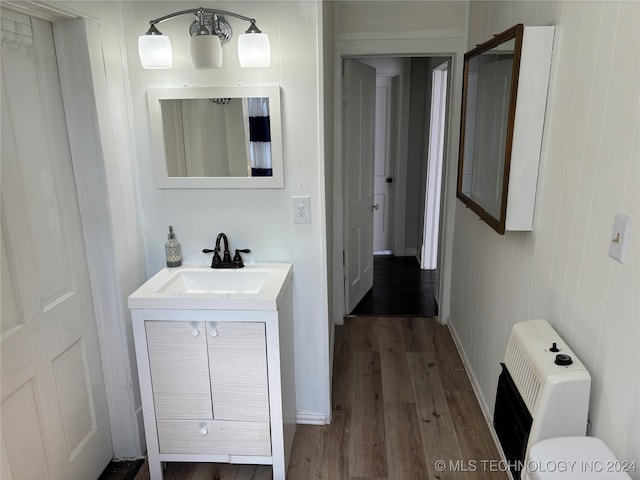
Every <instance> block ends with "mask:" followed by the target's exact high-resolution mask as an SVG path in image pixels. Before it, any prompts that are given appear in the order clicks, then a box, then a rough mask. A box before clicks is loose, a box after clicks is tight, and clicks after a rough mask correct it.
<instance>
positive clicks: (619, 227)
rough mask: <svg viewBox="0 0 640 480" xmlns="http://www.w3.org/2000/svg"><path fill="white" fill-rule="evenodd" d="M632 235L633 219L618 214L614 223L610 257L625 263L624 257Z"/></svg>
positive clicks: (610, 242)
mask: <svg viewBox="0 0 640 480" xmlns="http://www.w3.org/2000/svg"><path fill="white" fill-rule="evenodd" d="M630 233H631V218H630V217H628V216H627V215H624V214H622V213H616V218H615V219H614V221H613V230H612V232H611V239H610V241H609V256H610V257H611V258H614V259H616V260H618V261H619V262H620V263H623V262H624V255H625V252H626V250H627V243H629V235H630Z"/></svg>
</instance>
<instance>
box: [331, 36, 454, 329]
mask: <svg viewBox="0 0 640 480" xmlns="http://www.w3.org/2000/svg"><path fill="white" fill-rule="evenodd" d="M465 49H466V34H465V33H464V32H462V31H461V32H460V35H459V36H452V37H449V38H410V39H402V41H401V42H396V41H392V40H391V39H355V40H352V39H349V40H343V39H340V38H338V39H337V40H336V42H335V55H334V91H335V92H336V93H337V94H336V95H335V96H334V112H335V113H334V159H335V168H334V178H333V181H334V208H333V214H334V218H333V229H334V249H333V258H332V259H329V261H331V262H332V263H333V272H334V274H333V278H332V279H331V282H332V284H333V285H334V287H332V290H333V291H334V292H335V295H334V300H333V302H334V305H332V308H331V311H332V312H333V315H334V318H333V321H334V324H336V325H342V324H344V317H345V315H346V313H347V312H346V299H345V296H344V288H343V283H344V281H345V279H344V275H345V273H344V272H345V268H344V251H345V232H344V208H345V201H344V195H343V188H344V186H343V183H344V182H343V180H342V172H343V171H344V167H345V165H344V163H345V161H344V156H343V152H342V141H343V138H342V137H343V135H342V128H343V127H342V98H343V94H342V92H343V82H342V62H343V59H344V58H350V57H367V56H380V57H424V56H437V57H450V58H451V64H450V71H449V75H450V76H451V80H450V84H449V85H450V95H449V101H450V104H449V115H448V117H447V132H448V135H447V138H446V140H445V144H446V147H447V148H446V152H447V153H446V156H445V161H444V165H443V172H442V177H443V178H442V187H443V193H442V196H443V202H442V205H441V228H440V232H439V242H438V243H439V245H440V249H439V253H438V257H439V262H438V264H439V265H440V266H441V271H440V272H439V275H438V285H437V290H436V291H437V298H436V301H437V302H438V306H439V316H438V321H439V322H440V323H442V324H446V323H447V321H448V319H449V310H450V307H449V297H450V283H451V268H452V267H451V263H452V250H453V229H454V221H455V201H456V199H455V192H456V185H455V178H456V169H457V161H458V159H457V157H458V138H459V135H460V132H459V129H456V128H452V126H455V125H459V123H460V105H461V101H462V66H463V59H464V51H465ZM400 142H402V141H401V140H400ZM400 163H402V161H398V164H400ZM405 165H406V163H405ZM398 167H399V165H396V171H397V178H398V182H397V184H396V188H397V189H398V192H399V191H402V190H403V189H404V188H405V185H406V169H405V171H404V172H402V171H400V169H399V168H398ZM402 177H404V178H402ZM401 179H402V180H403V181H402V182H401ZM401 183H402V185H401ZM400 197H401V196H400V195H398V202H396V211H397V210H398V208H399V205H398V204H402V200H401V199H400ZM403 207H404V205H403ZM403 240H404V239H403ZM403 243H404V242H403ZM338 285H339V286H340V288H337V286H338Z"/></svg>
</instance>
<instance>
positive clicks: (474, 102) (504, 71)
mask: <svg viewBox="0 0 640 480" xmlns="http://www.w3.org/2000/svg"><path fill="white" fill-rule="evenodd" d="M522 32H523V26H522V25H521V24H519V25H516V26H515V27H513V28H511V29H509V30H507V31H505V32H503V33H501V34H499V35H496V36H494V38H492V39H491V40H489V41H488V42H485V43H483V44H481V45H478V46H477V47H476V48H474V49H473V50H471V51H469V52H467V53H466V54H465V64H464V83H463V92H462V119H461V125H460V152H459V154H460V158H459V161H458V189H457V197H458V198H459V199H460V200H461V201H462V202H463V203H464V204H465V205H466V206H468V207H469V208H470V209H472V210H473V211H474V212H476V213H477V214H478V215H480V217H481V218H482V219H483V220H484V221H485V222H487V223H488V224H489V225H491V226H492V227H493V228H494V229H495V230H496V231H497V232H498V233H501V234H503V233H504V231H505V221H506V210H507V193H508V188H509V168H510V161H511V149H512V140H513V127H514V119H515V106H516V93H517V88H518V72H519V69H520V53H521V48H522Z"/></svg>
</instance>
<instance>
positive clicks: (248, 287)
mask: <svg viewBox="0 0 640 480" xmlns="http://www.w3.org/2000/svg"><path fill="white" fill-rule="evenodd" d="M268 276H269V270H265V269H257V268H249V267H245V268H238V269H235V270H230V269H229V270H214V269H211V268H209V269H203V268H185V269H182V270H179V271H177V272H176V273H175V274H174V275H171V277H170V279H169V281H168V282H167V283H166V284H164V285H162V286H161V287H160V288H159V289H158V290H157V292H159V293H182V294H194V293H195V294H213V295H231V294H255V293H258V292H259V291H260V289H261V288H262V286H263V285H264V282H265V280H266V279H267V277H268Z"/></svg>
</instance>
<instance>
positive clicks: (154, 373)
mask: <svg viewBox="0 0 640 480" xmlns="http://www.w3.org/2000/svg"><path fill="white" fill-rule="evenodd" d="M145 329H146V332H147V345H148V349H149V365H150V368H151V383H152V388H153V402H154V405H155V409H156V418H157V419H211V418H212V415H213V410H212V408H211V392H210V386H209V364H208V361H207V336H206V331H205V324H204V322H169V321H167V322H165V321H147V322H145Z"/></svg>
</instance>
